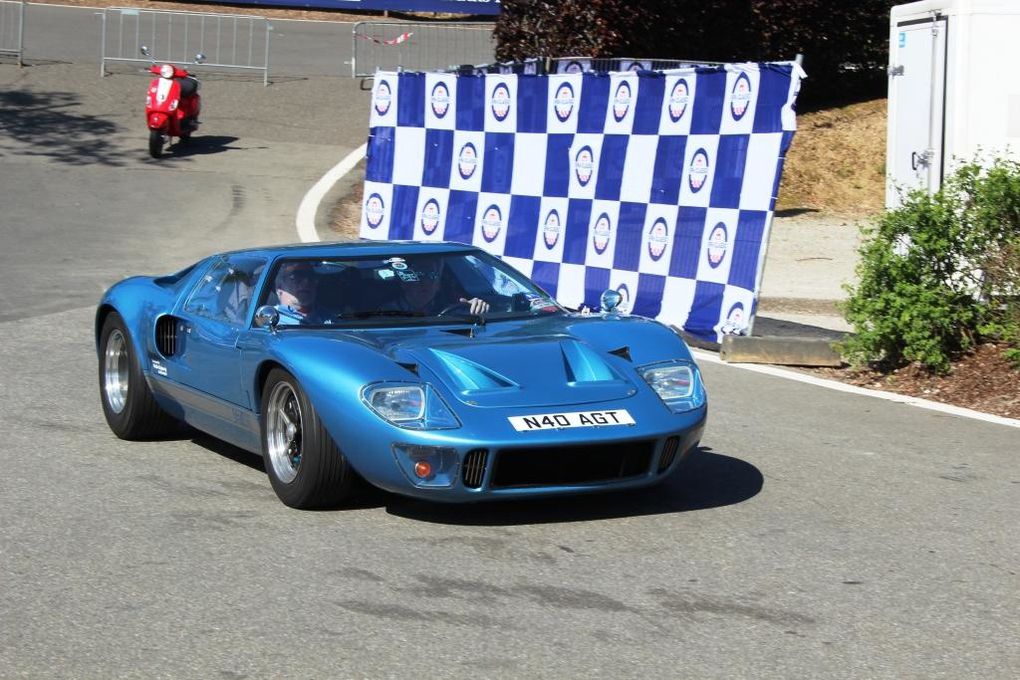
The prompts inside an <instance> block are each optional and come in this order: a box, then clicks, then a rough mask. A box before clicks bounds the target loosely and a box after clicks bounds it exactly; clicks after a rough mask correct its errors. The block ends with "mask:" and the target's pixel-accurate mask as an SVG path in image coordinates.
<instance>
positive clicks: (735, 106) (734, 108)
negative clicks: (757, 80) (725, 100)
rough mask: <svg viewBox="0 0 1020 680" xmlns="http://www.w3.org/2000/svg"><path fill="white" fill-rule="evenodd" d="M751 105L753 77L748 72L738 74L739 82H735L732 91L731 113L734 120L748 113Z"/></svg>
mask: <svg viewBox="0 0 1020 680" xmlns="http://www.w3.org/2000/svg"><path fill="white" fill-rule="evenodd" d="M750 105H751V79H750V78H748V77H747V74H746V73H741V74H740V75H739V76H737V82H735V83H733V91H732V92H730V113H732V114H733V120H740V119H741V118H743V117H744V114H745V113H747V109H748V107H749V106H750Z"/></svg>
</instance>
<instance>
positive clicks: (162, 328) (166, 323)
mask: <svg viewBox="0 0 1020 680" xmlns="http://www.w3.org/2000/svg"><path fill="white" fill-rule="evenodd" d="M156 349H158V350H159V353H160V354H162V355H163V356H165V357H172V356H173V355H174V354H176V353H177V319H175V318H174V317H172V316H161V317H159V319H158V320H157V321H156Z"/></svg>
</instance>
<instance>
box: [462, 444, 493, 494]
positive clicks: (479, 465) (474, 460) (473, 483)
mask: <svg viewBox="0 0 1020 680" xmlns="http://www.w3.org/2000/svg"><path fill="white" fill-rule="evenodd" d="M488 460H489V450H488V449H472V450H471V451H468V452H467V455H466V456H464V466H463V473H462V475H463V479H464V486H466V487H467V488H469V489H479V488H481V486H482V480H484V479H485V464H486V462H487V461H488Z"/></svg>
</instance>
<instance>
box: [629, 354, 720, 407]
mask: <svg viewBox="0 0 1020 680" xmlns="http://www.w3.org/2000/svg"><path fill="white" fill-rule="evenodd" d="M638 373H640V374H641V377H642V378H644V381H645V382H646V383H648V386H649V387H651V388H652V389H653V390H655V393H656V394H658V395H659V399H662V402H663V403H664V404H665V405H666V406H667V407H668V408H669V410H670V411H672V412H673V413H683V412H685V411H693V410H694V409H696V408H700V407H702V406H704V405H705V387H704V385H702V384H701V373H700V372H699V371H698V367H697V366H695V365H694V364H689V363H679V362H669V363H661V364H652V365H651V366H643V367H641V368H639V369H638Z"/></svg>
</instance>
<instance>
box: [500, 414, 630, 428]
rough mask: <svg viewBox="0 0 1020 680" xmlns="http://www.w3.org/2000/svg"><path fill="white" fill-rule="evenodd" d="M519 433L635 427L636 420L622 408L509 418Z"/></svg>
mask: <svg viewBox="0 0 1020 680" xmlns="http://www.w3.org/2000/svg"><path fill="white" fill-rule="evenodd" d="M508 420H509V421H510V424H511V425H513V426H514V429H515V430H517V431H518V432H530V431H531V430H560V429H563V428H567V427H609V426H611V425H633V424H634V419H633V418H631V417H630V414H629V413H627V411H626V410H624V409H622V408H618V409H611V410H608V411H575V412H573V413H536V414H535V415H533V416H509V417H508Z"/></svg>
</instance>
